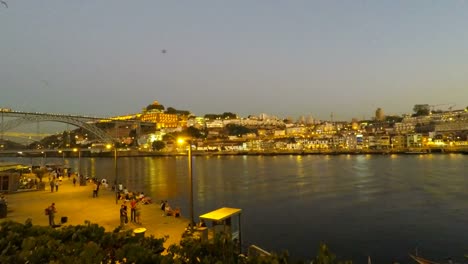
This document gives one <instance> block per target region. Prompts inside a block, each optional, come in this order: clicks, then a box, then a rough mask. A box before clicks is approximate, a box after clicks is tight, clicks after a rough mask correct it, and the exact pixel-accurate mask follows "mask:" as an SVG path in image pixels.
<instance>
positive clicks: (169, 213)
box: [164, 202, 174, 216]
mask: <svg viewBox="0 0 468 264" xmlns="http://www.w3.org/2000/svg"><path fill="white" fill-rule="evenodd" d="M164 213H165V214H166V216H173V215H174V210H172V208H171V206H170V205H169V203H167V202H166V207H165V208H164Z"/></svg>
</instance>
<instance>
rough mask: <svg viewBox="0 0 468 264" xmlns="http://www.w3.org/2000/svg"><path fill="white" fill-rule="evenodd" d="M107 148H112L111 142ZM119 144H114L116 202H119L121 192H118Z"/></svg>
mask: <svg viewBox="0 0 468 264" xmlns="http://www.w3.org/2000/svg"><path fill="white" fill-rule="evenodd" d="M106 148H107V149H109V150H110V149H112V145H111V144H107V145H106ZM117 172H118V171H117V146H115V145H114V189H115V204H117V203H118V202H119V193H118V188H117V177H118V174H117Z"/></svg>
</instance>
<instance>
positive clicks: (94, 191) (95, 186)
mask: <svg viewBox="0 0 468 264" xmlns="http://www.w3.org/2000/svg"><path fill="white" fill-rule="evenodd" d="M97 192H98V185H97V183H96V182H94V187H93V198H96V197H97Z"/></svg>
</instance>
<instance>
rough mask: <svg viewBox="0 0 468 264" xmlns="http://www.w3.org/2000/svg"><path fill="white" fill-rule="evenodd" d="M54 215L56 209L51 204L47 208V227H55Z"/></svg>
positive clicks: (53, 204)
mask: <svg viewBox="0 0 468 264" xmlns="http://www.w3.org/2000/svg"><path fill="white" fill-rule="evenodd" d="M55 213H57V209H56V208H55V203H52V204H51V205H50V206H49V207H48V208H47V214H48V216H49V226H51V227H55V221H54V217H55Z"/></svg>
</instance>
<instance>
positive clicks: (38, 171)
mask: <svg viewBox="0 0 468 264" xmlns="http://www.w3.org/2000/svg"><path fill="white" fill-rule="evenodd" d="M33 173H34V174H36V177H37V178H39V182H42V178H44V175H46V174H47V169H46V168H39V169H35V170H34V171H33Z"/></svg>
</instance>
